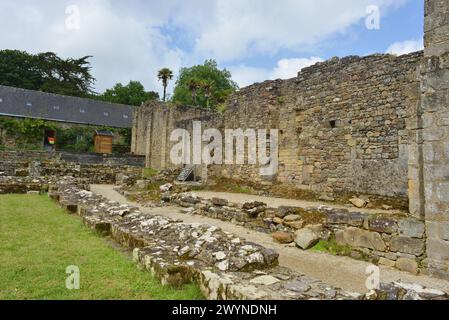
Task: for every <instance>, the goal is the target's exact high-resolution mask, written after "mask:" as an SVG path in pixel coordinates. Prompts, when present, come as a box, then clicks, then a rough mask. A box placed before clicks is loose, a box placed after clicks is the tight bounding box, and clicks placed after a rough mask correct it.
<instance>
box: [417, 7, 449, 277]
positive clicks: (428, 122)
mask: <svg viewBox="0 0 449 320" xmlns="http://www.w3.org/2000/svg"><path fill="white" fill-rule="evenodd" d="M424 29H425V30H424V32H425V41H424V42H425V50H424V60H423V63H422V66H421V68H422V70H421V110H420V121H421V129H420V131H421V132H420V133H419V134H420V135H421V137H422V150H421V159H420V160H419V161H421V163H422V172H423V177H422V179H421V180H422V181H421V182H422V187H423V191H424V214H425V221H426V234H427V257H428V270H429V273H430V274H431V275H433V276H437V277H441V278H446V279H449V1H448V0H425V28H424ZM417 157H418V158H419V156H417Z"/></svg>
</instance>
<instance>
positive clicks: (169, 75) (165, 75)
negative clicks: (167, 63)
mask: <svg viewBox="0 0 449 320" xmlns="http://www.w3.org/2000/svg"><path fill="white" fill-rule="evenodd" d="M157 77H158V79H159V80H162V85H163V86H164V99H163V100H164V102H165V100H166V97H167V86H168V81H169V80H171V79H173V71H171V70H170V69H169V68H163V69H161V70H159V73H158V74H157Z"/></svg>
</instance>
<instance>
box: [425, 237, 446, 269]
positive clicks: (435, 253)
mask: <svg viewBox="0 0 449 320" xmlns="http://www.w3.org/2000/svg"><path fill="white" fill-rule="evenodd" d="M427 256H428V257H429V259H432V260H438V261H447V262H448V264H449V241H444V240H440V239H432V238H429V239H427Z"/></svg>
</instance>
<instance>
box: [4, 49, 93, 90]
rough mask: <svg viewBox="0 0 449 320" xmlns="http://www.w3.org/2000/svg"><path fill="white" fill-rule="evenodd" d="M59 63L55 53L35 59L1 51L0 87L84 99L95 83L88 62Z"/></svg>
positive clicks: (16, 52) (35, 57)
mask: <svg viewBox="0 0 449 320" xmlns="http://www.w3.org/2000/svg"><path fill="white" fill-rule="evenodd" d="M89 58H91V57H90V56H86V57H82V58H80V59H71V58H70V59H66V60H64V59H61V58H60V57H58V56H57V55H56V54H55V53H52V52H46V53H39V54H37V55H33V54H29V53H27V52H24V51H18V50H2V51H0V84H2V85H6V86H13V87H19V88H23V89H30V90H39V91H44V92H50V93H57V94H63V95H70V96H77V97H86V96H89V95H90V94H92V93H93V90H92V85H93V83H94V82H95V79H94V78H93V76H92V75H91V73H90V70H91V67H90V63H89V61H88V59H89Z"/></svg>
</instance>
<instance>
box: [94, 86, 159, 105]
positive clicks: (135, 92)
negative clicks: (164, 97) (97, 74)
mask: <svg viewBox="0 0 449 320" xmlns="http://www.w3.org/2000/svg"><path fill="white" fill-rule="evenodd" d="M98 99H99V100H102V101H107V102H112V103H121V104H127V105H131V106H140V105H141V104H142V103H143V102H146V101H150V100H157V99H159V94H158V93H157V92H152V91H150V92H146V91H145V88H144V86H143V85H142V84H141V83H140V82H139V81H130V82H129V83H128V84H127V85H126V86H124V85H123V84H121V83H117V84H116V85H115V86H114V87H113V88H112V89H108V90H106V91H105V92H104V93H103V94H102V95H99V96H98Z"/></svg>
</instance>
